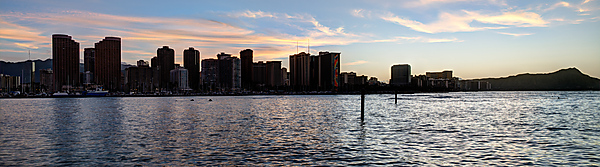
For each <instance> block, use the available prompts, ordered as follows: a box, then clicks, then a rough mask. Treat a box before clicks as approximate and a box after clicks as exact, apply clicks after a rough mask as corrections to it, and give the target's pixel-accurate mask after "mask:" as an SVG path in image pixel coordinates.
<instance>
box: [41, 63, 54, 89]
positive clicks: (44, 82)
mask: <svg viewBox="0 0 600 167" xmlns="http://www.w3.org/2000/svg"><path fill="white" fill-rule="evenodd" d="M53 85H54V73H53V72H52V69H42V70H40V86H41V87H42V90H45V91H48V92H54V86H53Z"/></svg>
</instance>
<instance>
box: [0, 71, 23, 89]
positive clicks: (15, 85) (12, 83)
mask: <svg viewBox="0 0 600 167" xmlns="http://www.w3.org/2000/svg"><path fill="white" fill-rule="evenodd" d="M20 86H21V77H19V76H9V75H4V74H0V90H2V91H1V92H11V91H19V90H21V87H20Z"/></svg>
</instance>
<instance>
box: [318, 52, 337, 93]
mask: <svg viewBox="0 0 600 167" xmlns="http://www.w3.org/2000/svg"><path fill="white" fill-rule="evenodd" d="M340 54H341V53H334V52H319V88H321V89H322V90H335V89H337V88H338V87H339V86H340Z"/></svg>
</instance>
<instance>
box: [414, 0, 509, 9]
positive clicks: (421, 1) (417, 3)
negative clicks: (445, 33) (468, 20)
mask: <svg viewBox="0 0 600 167" xmlns="http://www.w3.org/2000/svg"><path fill="white" fill-rule="evenodd" d="M475 2H484V3H487V4H493V5H506V2H505V1H504V0H408V1H404V6H405V7H427V6H432V5H444V4H449V3H475Z"/></svg>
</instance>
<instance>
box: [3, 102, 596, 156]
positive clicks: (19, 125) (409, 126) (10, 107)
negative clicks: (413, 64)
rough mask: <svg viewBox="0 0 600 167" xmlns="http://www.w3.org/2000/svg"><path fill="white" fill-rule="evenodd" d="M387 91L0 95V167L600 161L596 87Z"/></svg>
mask: <svg viewBox="0 0 600 167" xmlns="http://www.w3.org/2000/svg"><path fill="white" fill-rule="evenodd" d="M393 98H394V95H367V96H366V102H365V103H366V107H365V110H366V113H365V122H364V124H361V122H360V95H327V96H325V95H323V96H300V95H297V96H237V97H145V98H140V97H122V98H121V97H105V98H57V99H51V98H47V99H0V166H7V165H26V166H34V165H35V166H37V165H76V166H94V165H96V166H97V165H103V166H104V165H106V166H129V165H143V166H157V165H158V166H182V165H248V166H255V165H260V166H263V165H340V166H347V165H361V166H362V165H399V166H405V165H416V166H423V165H472V166H488V165H539V166H548V165H566V166H576V165H586V166H587V165H596V166H597V165H600V92H598V91H594V92H459V93H440V94H411V95H398V98H399V99H398V104H394V99H393ZM191 99H194V101H190V100H191ZM209 99H212V100H213V101H209Z"/></svg>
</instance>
